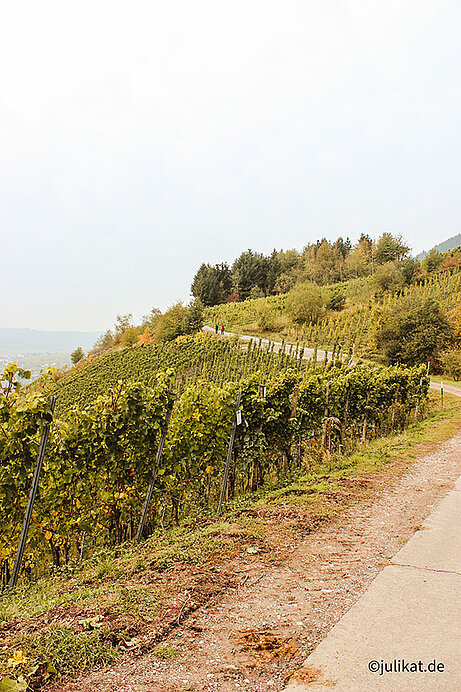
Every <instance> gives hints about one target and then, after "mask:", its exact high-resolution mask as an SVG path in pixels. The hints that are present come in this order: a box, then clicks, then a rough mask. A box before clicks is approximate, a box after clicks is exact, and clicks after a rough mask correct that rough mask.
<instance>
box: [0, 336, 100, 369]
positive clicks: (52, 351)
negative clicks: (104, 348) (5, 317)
mask: <svg viewBox="0 0 461 692" xmlns="http://www.w3.org/2000/svg"><path fill="white" fill-rule="evenodd" d="M101 334H102V332H78V331H64V330H63V331H45V330H40V329H14V328H9V327H0V366H1V367H2V369H3V368H4V367H5V365H6V364H7V363H9V362H11V361H16V362H17V363H18V365H19V367H21V368H24V369H25V370H30V371H31V373H32V379H35V378H36V377H38V376H39V375H40V371H41V370H43V369H45V368H47V367H50V366H54V367H56V368H62V367H63V366H65V365H70V363H71V360H70V354H71V353H72V351H73V350H74V349H76V348H77V347H78V346H81V347H82V349H83V350H84V351H88V350H89V349H91V348H92V347H93V346H94V344H95V342H96V341H97V339H98V338H99V337H100V336H101Z"/></svg>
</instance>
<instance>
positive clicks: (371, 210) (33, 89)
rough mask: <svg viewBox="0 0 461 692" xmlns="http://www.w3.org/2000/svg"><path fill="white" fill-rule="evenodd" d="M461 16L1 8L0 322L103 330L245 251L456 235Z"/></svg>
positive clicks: (200, 5)
mask: <svg viewBox="0 0 461 692" xmlns="http://www.w3.org/2000/svg"><path fill="white" fill-rule="evenodd" d="M460 20H461V5H460V4H459V3H457V2H454V1H444V0H421V1H419V2H416V0H409V1H408V2H406V3H401V2H398V1H397V0H390V2H388V3H386V4H382V3H378V2H376V1H375V0H367V2H365V0H341V1H340V0H327V1H326V2H324V3H321V4H319V3H315V2H311V1H309V0H308V1H307V2H305V1H304V2H301V0H296V1H295V0H288V2H286V3H284V4H283V6H282V4H281V3H279V2H273V1H269V2H267V1H266V2H262V0H258V1H255V0H245V2H243V1H242V0H236V2H233V3H232V4H230V3H227V4H216V3H213V2H211V0H197V2H196V3H193V4H191V3H187V2H185V0H172V1H171V2H170V3H168V4H167V5H165V4H164V3H156V2H154V3H148V2H145V1H143V2H140V1H136V0H135V2H133V3H131V4H130V6H129V8H128V6H126V5H124V4H122V3H113V2H112V3H109V2H107V0H99V1H97V2H91V3H90V2H88V0H82V2H81V3H79V5H75V6H69V5H65V4H63V3H59V2H57V0H53V1H51V0H44V2H42V3H40V4H36V3H33V2H31V0H25V1H24V0H23V1H21V0H20V1H19V2H18V3H11V4H10V5H8V6H6V7H5V8H4V11H3V16H2V27H1V29H0V32H1V38H2V40H1V42H0V57H1V59H2V64H3V65H4V70H3V72H2V77H1V84H2V89H1V92H0V124H1V127H0V143H1V152H2V153H1V157H0V228H1V229H2V241H3V242H2V256H3V259H4V266H3V268H2V274H1V282H2V283H1V285H0V288H1V290H2V292H3V295H5V296H8V299H7V300H4V306H3V309H2V312H1V316H0V324H1V325H2V326H4V327H13V328H33V329H40V330H45V331H47V330H48V331H49V330H57V331H60V330H71V331H75V330H77V331H96V330H98V331H105V330H106V329H109V328H111V327H112V325H113V323H114V321H115V318H116V315H117V314H125V313H130V312H131V313H133V314H134V316H135V319H139V318H140V317H141V316H142V315H143V314H146V313H148V312H149V311H150V310H151V308H152V307H158V308H160V309H162V310H163V309H165V308H166V307H168V306H169V305H171V304H172V303H174V302H177V301H179V300H183V301H187V300H189V287H190V283H191V281H192V278H193V275H194V273H195V271H196V270H197V269H198V267H199V265H200V264H201V262H203V261H204V262H210V263H215V262H220V261H228V262H229V263H231V262H232V261H233V259H235V257H237V256H238V255H239V254H240V253H241V252H242V251H243V250H246V249H247V248H252V249H254V250H256V251H261V252H265V253H268V252H270V251H271V250H272V248H274V247H275V248H277V249H281V248H283V249H288V248H292V247H295V248H298V249H301V248H302V247H303V246H305V245H306V244H307V243H309V242H314V241H315V240H317V239H318V238H321V237H324V236H325V237H327V238H329V239H334V238H336V237H338V236H340V235H341V236H343V237H344V238H345V237H347V236H349V237H350V238H351V240H352V241H355V240H357V238H358V237H359V236H360V234H361V233H362V232H363V233H367V234H369V235H370V236H372V237H378V236H379V235H381V234H382V233H383V232H384V231H389V232H391V233H393V234H396V235H402V236H403V237H404V239H405V240H406V241H407V243H408V244H409V245H410V246H411V247H412V249H413V252H414V254H415V255H416V254H418V253H419V252H421V251H422V250H428V249H429V248H431V247H432V246H434V245H436V244H438V243H439V242H440V241H442V240H444V239H446V238H449V237H451V236H453V235H456V234H457V233H459V232H460V223H459V218H460V215H459V212H460V199H459V192H458V181H459V179H460V173H461V158H460V155H459V150H460V146H459V145H460V133H459V122H460V116H461V112H460V111H461V93H460V82H459V73H460V62H461V60H460V56H461V51H460V49H459V26H460ZM5 67H7V69H5ZM9 258H14V261H13V259H9Z"/></svg>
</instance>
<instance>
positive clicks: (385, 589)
mask: <svg viewBox="0 0 461 692" xmlns="http://www.w3.org/2000/svg"><path fill="white" fill-rule="evenodd" d="M420 661H421V664H420V663H419V662H420ZM434 661H435V663H434ZM371 662H372V663H371ZM394 662H395V663H394ZM404 663H405V664H406V665H407V666H408V668H409V670H408V671H407V670H405V671H402V670H401V669H402V667H403V665H404ZM412 663H413V664H414V665H416V666H417V667H420V665H421V667H422V668H423V669H425V668H427V667H428V665H429V664H431V665H430V666H429V668H434V667H435V668H436V670H435V671H432V670H428V671H426V672H420V671H419V670H417V671H415V672H412V671H411V665H410V664H412ZM384 664H388V667H389V666H392V669H393V670H392V672H385V669H384ZM442 664H443V670H441V668H442ZM437 666H438V667H439V670H437ZM373 667H375V668H376V669H377V670H376V672H372V671H371V670H370V669H369V668H373ZM413 667H414V666H413ZM382 670H383V671H384V672H383V673H382V674H380V673H381V671H382ZM399 670H400V671H401V672H398V671H399ZM302 671H303V675H301V676H300V677H304V682H301V681H300V682H291V683H290V684H289V685H288V686H287V687H286V688H285V690H286V692H306V691H309V692H315V691H318V690H326V689H330V688H331V689H334V690H335V691H337V692H345V691H346V690H347V691H348V692H370V691H372V690H379V692H400V691H402V692H406V690H414V691H415V692H416V691H418V692H420V691H421V692H424V691H426V690H430V691H431V692H460V690H461V478H460V479H458V482H457V483H456V486H455V489H454V490H452V491H451V492H449V493H448V494H447V495H446V496H445V497H444V499H443V500H442V501H441V502H440V503H439V505H438V506H437V507H436V509H435V510H434V511H433V512H432V513H431V514H430V515H429V517H428V518H427V519H426V520H425V522H424V526H423V528H422V529H421V530H419V531H417V532H416V533H415V534H414V536H413V537H412V538H411V539H410V540H409V541H408V543H407V544H406V545H405V546H404V547H403V548H402V549H401V550H399V552H398V553H397V554H396V555H395V556H394V558H393V559H392V560H391V565H389V566H388V567H385V568H384V569H383V571H382V572H380V574H379V575H378V576H377V577H376V579H375V580H374V581H373V582H372V583H371V585H370V587H369V588H368V589H367V591H366V592H365V593H364V594H363V596H361V598H359V600H358V601H357V602H356V603H355V605H354V606H352V608H351V609H350V610H349V611H348V612H347V613H346V614H345V615H344V616H343V618H342V619H341V620H340V621H339V622H338V624H337V625H335V627H333V629H332V630H330V632H329V634H328V635H327V637H326V638H325V639H324V640H323V641H322V642H321V643H320V644H319V645H318V646H317V648H316V649H315V651H313V653H312V654H311V655H310V656H309V657H308V659H307V660H306V662H305V664H304V667H303V669H302Z"/></svg>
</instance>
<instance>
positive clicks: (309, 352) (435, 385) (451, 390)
mask: <svg viewBox="0 0 461 692" xmlns="http://www.w3.org/2000/svg"><path fill="white" fill-rule="evenodd" d="M203 331H204V332H210V333H212V334H214V333H215V330H214V329H213V328H212V327H208V326H205V327H203ZM224 336H238V337H239V339H242V341H259V337H257V336H250V335H248V334H236V333H234V332H224ZM261 343H263V344H267V345H268V344H270V343H273V344H274V351H275V352H276V353H277V352H278V351H279V350H280V348H281V346H282V344H281V343H280V342H279V341H274V342H271V341H269V340H268V339H261ZM289 350H290V344H285V351H286V352H287V353H288V351H289ZM325 353H326V354H327V355H328V356H329V357H330V356H331V351H324V350H323V349H321V348H319V349H317V357H318V359H319V360H323V359H324V358H325ZM313 355H314V349H313V348H308V347H307V346H306V347H305V348H304V356H303V358H306V359H308V358H312V356H313ZM430 386H431V389H438V390H439V391H440V382H433V381H431V384H430ZM443 391H444V392H446V393H448V394H454V395H455V396H461V387H456V386H455V385H452V384H444V385H443Z"/></svg>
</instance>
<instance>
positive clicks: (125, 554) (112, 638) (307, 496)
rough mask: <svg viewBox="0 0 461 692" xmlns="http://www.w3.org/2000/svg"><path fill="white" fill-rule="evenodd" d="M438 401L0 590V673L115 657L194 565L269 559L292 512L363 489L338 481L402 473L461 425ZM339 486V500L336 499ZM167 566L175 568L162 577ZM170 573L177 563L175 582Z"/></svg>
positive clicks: (319, 510)
mask: <svg viewBox="0 0 461 692" xmlns="http://www.w3.org/2000/svg"><path fill="white" fill-rule="evenodd" d="M439 399H440V397H439V395H438V394H437V392H432V393H431V398H430V401H431V404H430V406H431V411H430V413H429V416H428V418H426V419H425V420H423V421H420V422H417V423H414V424H413V425H411V426H410V428H409V429H408V430H406V431H404V432H401V433H399V434H396V435H391V436H388V437H385V438H380V439H377V440H375V441H373V442H371V443H369V444H367V445H366V446H363V447H360V448H358V449H356V450H355V451H353V452H352V453H351V454H349V455H347V456H341V457H335V458H333V459H331V461H330V463H329V464H325V463H323V464H318V465H315V466H314V465H311V466H309V465H306V467H305V468H304V469H301V470H300V471H299V473H298V475H297V477H294V478H292V479H291V480H287V481H285V482H280V483H278V484H277V485H276V486H272V487H266V488H262V489H260V490H258V491H257V492H255V493H251V494H250V493H249V494H247V495H244V496H241V497H239V498H238V499H236V500H235V501H233V502H231V503H229V504H228V505H227V507H226V508H225V512H224V514H223V516H222V517H221V518H219V519H218V518H216V517H213V516H211V515H210V516H208V517H203V518H201V519H200V518H198V519H196V520H194V521H193V522H191V525H190V526H187V525H182V526H179V527H177V528H173V529H172V530H170V531H168V532H164V531H158V532H157V533H156V534H155V535H153V536H151V538H149V539H148V540H147V541H145V542H144V543H142V544H141V545H139V546H136V545H133V544H128V543H127V544H125V545H122V546H120V547H118V548H117V551H115V550H111V549H109V548H106V549H104V550H100V551H98V552H97V553H95V554H94V555H93V556H92V557H91V558H90V559H88V560H86V561H84V562H83V563H82V564H81V565H75V566H74V568H73V570H69V571H68V572H67V573H63V574H60V575H55V576H53V577H49V578H47V579H41V580H39V581H37V582H35V583H32V584H30V585H29V586H22V587H21V588H18V589H17V590H15V591H14V592H13V593H4V594H3V595H2V596H1V597H0V619H1V620H2V621H3V622H8V621H10V622H11V623H12V625H13V629H12V630H11V632H8V630H6V631H5V633H4V634H3V637H4V640H5V644H4V648H3V649H2V650H1V655H0V676H1V675H2V674H4V675H12V674H13V673H14V675H15V676H16V678H17V677H18V675H19V674H20V673H21V672H24V673H25V674H26V675H27V674H28V672H27V671H30V670H31V669H32V668H34V667H36V666H37V665H38V666H39V668H38V669H37V670H38V671H39V673H35V675H37V674H40V675H43V676H45V677H46V675H48V673H46V669H45V668H46V666H51V667H52V668H51V670H53V669H56V671H57V672H58V674H59V675H60V676H62V677H63V678H65V677H68V676H72V675H73V674H74V672H76V671H79V672H81V671H83V670H85V669H87V668H91V667H93V666H95V665H100V664H105V663H110V662H112V661H113V660H115V659H116V658H117V656H118V655H119V653H120V651H121V650H123V648H122V649H121V648H120V643H123V642H124V641H125V642H127V641H129V640H130V639H133V636H134V635H135V636H134V639H136V637H137V636H138V634H141V635H142V633H143V632H144V633H146V632H149V631H152V630H155V629H156V627H157V624H156V623H162V624H165V622H167V621H168V617H170V618H171V617H172V615H171V614H170V615H168V612H170V611H171V604H172V603H173V602H175V599H176V600H178V599H179V601H181V598H180V597H179V595H180V594H181V593H182V592H183V591H184V588H185V587H184V580H185V579H187V578H189V579H191V580H192V583H193V579H194V576H193V575H194V573H195V572H194V570H196V569H199V570H202V571H205V572H206V573H207V574H210V573H211V574H212V573H219V572H220V571H221V570H222V568H223V566H224V565H225V564H226V561H227V560H229V559H232V558H233V557H235V556H236V555H238V554H241V553H242V552H245V551H247V549H248V548H251V549H254V548H255V547H257V548H258V552H259V551H262V553H263V554H264V555H266V556H267V558H266V559H267V560H270V555H271V554H272V552H273V551H272V549H273V548H274V547H277V548H280V549H282V550H283V548H284V547H286V545H287V544H289V543H290V540H289V539H290V538H293V539H296V536H297V535H298V532H299V526H300V524H299V521H298V523H297V520H296V516H295V517H294V518H293V511H294V513H295V515H296V512H300V517H301V520H302V526H303V528H309V527H311V528H314V527H315V526H316V525H317V524H318V523H320V522H322V521H325V520H328V519H329V518H330V517H333V516H335V515H337V514H338V513H339V512H341V511H342V509H343V507H344V506H345V504H347V503H350V502H353V501H355V500H356V499H357V498H359V497H361V496H363V492H366V489H365V490H360V484H357V487H355V485H354V484H353V483H352V485H350V484H349V485H348V486H347V488H345V486H344V484H342V480H343V479H346V478H350V479H353V478H354V477H366V476H367V475H370V474H375V475H376V474H378V477H381V476H379V473H380V471H381V469H383V470H384V471H385V475H383V476H382V478H383V479H384V481H383V482H385V479H386V478H387V477H388V475H387V474H388V473H401V472H402V471H403V470H404V469H405V468H406V466H407V465H408V463H411V461H412V459H414V458H416V457H417V456H418V455H421V454H424V453H428V452H429V451H431V449H432V448H433V447H434V446H435V445H436V444H438V443H440V442H442V441H444V440H446V439H448V438H449V437H451V436H452V435H453V434H454V433H456V432H457V431H459V430H460V428H461V398H459V397H454V396H451V395H449V394H447V395H446V397H445V407H444V409H443V410H440V408H439ZM392 462H396V463H395V464H393V463H392ZM338 490H339V491H341V492H342V493H343V495H342V502H337V501H336V500H335V492H337V491H338ZM344 493H346V494H344ZM361 493H362V495H361ZM190 566H192V567H193V569H192V571H191V570H190ZM169 568H172V569H173V571H172V572H167V574H165V571H166V570H168V569H169ZM174 570H179V577H177V578H176V580H175V579H174V574H175V571H174ZM212 578H213V579H214V577H212ZM98 618H99V619H100V621H99V620H98ZM175 618H176V615H173V620H175ZM14 621H16V624H15V622H14ZM82 623H83V624H82ZM85 623H86V624H85ZM92 623H93V624H92ZM21 630H22V633H21ZM156 645H157V648H156V649H155V650H154V653H156V655H157V656H158V657H159V658H164V659H167V658H173V657H174V656H176V655H177V652H176V651H173V650H172V649H173V648H172V647H168V645H166V644H165V645H164V644H160V645H158V642H156ZM128 646H130V645H129V644H128ZM15 650H16V651H18V650H20V651H22V652H23V654H24V655H25V656H26V658H27V663H26V664H21V665H20V666H18V667H17V668H16V667H15V668H14V669H12V668H11V666H9V665H8V659H9V658H11V656H12V655H13V652H14V651H15ZM44 671H45V672H44ZM45 677H44V678H43V679H45Z"/></svg>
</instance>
